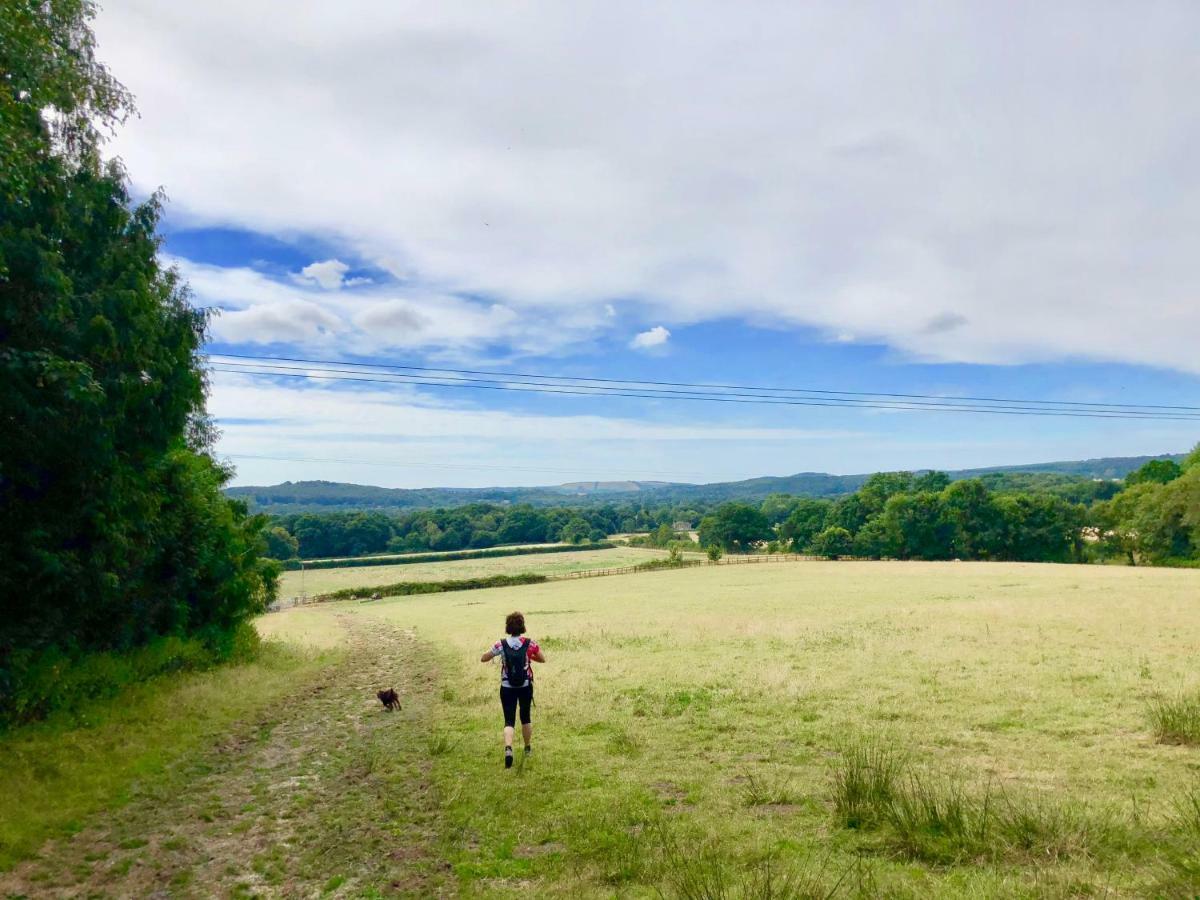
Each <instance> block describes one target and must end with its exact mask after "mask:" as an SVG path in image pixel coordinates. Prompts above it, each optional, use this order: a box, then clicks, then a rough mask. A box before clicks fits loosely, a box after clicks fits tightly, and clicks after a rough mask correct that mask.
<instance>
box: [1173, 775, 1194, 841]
mask: <svg viewBox="0 0 1200 900" xmlns="http://www.w3.org/2000/svg"><path fill="white" fill-rule="evenodd" d="M1174 825H1175V828H1176V829H1177V830H1178V831H1180V832H1182V833H1183V834H1185V835H1187V836H1188V838H1189V839H1191V840H1194V841H1196V842H1197V843H1198V844H1200V782H1197V783H1196V785H1195V786H1194V787H1192V788H1190V789H1189V790H1187V791H1184V793H1183V796H1181V797H1179V798H1178V799H1176V801H1175V821H1174Z"/></svg>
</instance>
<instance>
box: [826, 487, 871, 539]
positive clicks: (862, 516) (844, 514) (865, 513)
mask: <svg viewBox="0 0 1200 900" xmlns="http://www.w3.org/2000/svg"><path fill="white" fill-rule="evenodd" d="M881 509H883V504H882V503H881V504H880V505H879V508H878V509H875V508H873V507H872V505H871V504H870V503H868V502H867V501H866V500H864V499H863V497H862V495H861V494H857V493H855V494H850V495H849V496H847V497H841V498H839V499H838V500H837V501H836V502H835V503H834V504H833V506H832V507H830V508H829V510H828V511H827V512H826V513H825V526H826V527H827V528H828V527H831V526H834V525H837V526H838V527H839V528H845V529H846V530H847V531H849V532H850V533H851V534H854V533H855V532H856V531H858V529H860V528H862V527H863V525H864V524H866V521H867V519H869V518H870V517H871V516H872V515H873V514H874V513H877V512H879V511H880V510H881Z"/></svg>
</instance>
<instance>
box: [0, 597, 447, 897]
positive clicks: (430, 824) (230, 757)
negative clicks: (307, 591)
mask: <svg viewBox="0 0 1200 900" xmlns="http://www.w3.org/2000/svg"><path fill="white" fill-rule="evenodd" d="M345 619H346V622H345V624H346V625H347V627H348V628H349V629H350V635H351V637H350V642H351V647H350V652H349V653H348V654H347V656H346V658H345V659H344V661H342V662H339V663H338V664H336V665H334V666H332V667H330V668H329V669H327V670H325V671H324V672H322V673H321V674H320V675H319V676H318V677H317V679H316V681H315V682H313V681H310V682H307V683H305V684H299V685H297V689H296V692H295V694H294V695H293V697H292V698H291V700H290V701H289V702H288V703H287V704H286V705H281V706H279V707H278V708H276V709H275V710H273V711H272V712H271V713H270V714H268V715H267V716H266V717H264V718H262V719H260V720H258V721H255V722H252V723H248V724H247V725H246V726H244V727H243V728H240V729H239V730H238V731H237V732H236V733H234V734H231V735H228V736H227V737H226V738H225V739H224V740H222V741H221V742H220V743H219V744H218V745H216V746H214V747H213V748H212V750H211V752H210V753H208V754H206V755H205V757H204V758H203V759H199V760H192V761H190V762H189V763H188V766H189V773H188V774H189V777H188V778H187V779H186V784H185V785H184V787H183V788H182V789H179V787H178V784H177V783H176V782H178V779H176V780H175V781H174V782H173V783H174V784H175V787H174V788H173V789H172V793H170V794H166V793H165V792H164V791H163V789H161V788H160V789H158V790H157V791H156V790H154V789H148V788H143V789H141V790H140V791H139V792H138V793H137V795H136V796H135V797H134V798H133V799H132V800H131V801H130V802H129V803H128V804H126V805H124V806H122V807H121V808H120V809H118V810H117V811H115V812H114V813H111V814H109V815H107V816H103V817H100V818H98V819H97V820H96V821H94V822H91V823H88V824H87V826H86V827H85V828H84V829H83V830H82V831H80V832H79V833H78V834H76V835H74V836H73V837H71V838H67V839H64V840H60V841H54V842H50V843H48V844H47V845H46V846H45V847H43V848H42V850H41V851H40V852H39V854H38V856H37V857H36V858H34V859H32V860H29V861H27V862H25V863H23V864H21V865H19V866H18V867H17V868H15V869H14V870H13V871H11V872H8V873H5V874H3V875H0V895H3V896H7V897H25V896H28V897H43V896H54V897H316V896H332V897H338V896H355V897H357V896H362V895H364V894H365V895H371V896H375V895H401V896H420V897H429V896H442V895H449V894H451V893H453V889H452V885H451V879H450V878H449V873H448V872H447V871H446V868H447V867H446V866H445V864H444V863H442V862H441V861H440V860H439V858H438V857H437V855H436V851H435V849H434V847H435V846H436V829H437V824H438V822H437V810H438V804H437V799H436V797H435V795H434V791H433V787H432V783H431V780H430V773H429V769H430V761H429V756H428V751H427V742H426V740H425V734H424V731H423V728H424V726H425V721H424V719H425V717H424V715H423V711H424V710H427V709H428V708H429V702H428V701H429V699H430V696H431V694H432V692H433V687H434V683H435V681H436V672H434V671H431V670H430V669H429V664H428V662H427V660H428V659H429V657H428V655H427V654H422V653H421V647H420V645H419V643H418V641H417V639H416V636H415V635H414V634H413V633H412V632H409V631H404V630H400V629H395V628H391V627H389V626H388V625H386V624H384V623H379V622H373V621H366V622H364V621H361V620H360V617H358V616H346V617H345ZM393 686H394V687H396V688H397V690H398V691H399V693H400V696H401V703H402V704H403V708H402V709H401V710H400V711H398V712H391V713H389V712H386V711H384V709H383V706H382V704H380V703H379V701H378V700H377V699H376V698H375V691H376V690H378V689H379V688H382V687H393Z"/></svg>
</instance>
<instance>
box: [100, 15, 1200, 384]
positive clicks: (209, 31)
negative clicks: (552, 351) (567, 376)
mask: <svg viewBox="0 0 1200 900" xmlns="http://www.w3.org/2000/svg"><path fill="white" fill-rule="evenodd" d="M98 34H99V38H100V47H101V52H102V55H103V58H104V59H105V60H106V61H107V62H108V63H110V64H111V66H112V67H113V69H114V71H115V72H116V73H117V75H118V76H119V77H120V78H122V79H123V80H124V81H125V82H126V83H127V84H128V85H129V87H130V88H131V89H132V90H133V91H134V92H135V94H136V95H137V98H138V101H139V106H140V109H141V112H142V118H140V119H139V120H136V121H134V122H132V123H131V124H130V125H128V126H127V127H126V128H125V129H124V130H123V131H122V132H121V134H120V135H119V137H118V139H117V140H116V142H115V143H114V145H113V150H114V151H115V152H117V153H119V154H120V155H122V156H123V157H124V158H125V159H126V161H127V162H128V164H129V167H130V171H131V172H132V173H133V176H134V178H135V179H136V180H137V182H138V183H139V184H140V185H142V186H145V187H154V186H157V185H159V184H162V185H165V186H166V187H167V189H168V191H169V193H170V196H171V197H172V201H173V203H174V204H176V206H177V207H178V208H180V209H182V210H185V211H186V213H187V215H189V216H191V217H193V218H194V219H196V220H197V221H200V222H213V223H235V224H237V225H239V226H241V227H246V228H251V229H255V230H259V231H262V232H265V233H271V234H279V233H285V232H293V233H294V232H305V233H310V234H320V235H327V236H330V238H331V240H333V241H335V242H336V243H337V244H338V245H340V246H343V247H345V248H346V254H349V256H348V258H350V256H352V257H353V258H356V259H361V260H365V261H367V262H369V263H370V264H372V265H374V266H377V267H379V268H381V269H384V270H386V271H388V272H389V273H391V275H393V276H394V277H395V278H396V279H398V281H399V282H400V283H403V284H406V285H419V286H420V287H421V290H420V291H419V292H417V294H418V295H417V296H414V295H405V296H386V295H384V294H382V293H376V294H375V295H373V296H372V298H371V300H370V302H369V303H364V304H363V305H362V306H361V308H355V309H352V308H351V307H350V306H348V305H345V306H342V305H338V306H337V307H336V308H334V307H333V306H331V305H330V303H329V302H327V300H317V299H313V298H312V297H310V296H308V294H307V293H304V292H305V291H308V292H310V293H317V292H323V293H326V294H329V295H340V294H344V293H347V291H346V290H345V289H346V285H345V283H344V281H343V279H344V275H345V274H346V272H345V270H342V269H340V268H339V267H340V266H341V265H342V264H341V263H339V261H338V260H336V259H334V260H327V261H324V262H321V263H318V264H317V265H316V266H309V267H307V268H306V269H305V270H304V272H303V273H302V274H301V277H300V280H301V281H302V282H304V283H305V284H304V285H301V284H297V285H295V287H296V288H299V289H301V294H300V296H297V295H296V294H295V293H293V294H291V295H289V296H288V297H280V298H275V299H274V300H270V301H265V300H264V301H255V302H254V303H253V304H250V306H255V307H257V306H258V305H261V304H264V303H266V304H268V307H269V308H268V309H265V310H262V309H251V308H249V307H247V308H246V309H245V310H244V311H242V312H235V313H233V314H231V315H229V316H227V317H226V320H225V322H224V323H223V324H222V325H221V328H222V329H224V330H226V331H227V332H228V333H230V334H232V335H235V336H241V337H243V338H247V339H250V338H251V337H252V335H253V334H254V332H255V330H256V329H259V328H263V329H274V330H275V331H276V332H277V333H279V334H286V335H289V336H290V337H291V338H292V339H296V340H307V341H314V342H318V343H319V342H320V341H321V340H322V336H323V335H326V334H328V333H329V332H330V330H331V329H333V328H335V327H341V328H345V329H349V330H350V331H351V332H352V333H353V332H358V333H361V334H371V333H376V332H379V333H382V335H383V339H384V340H386V341H388V342H393V343H394V344H395V345H396V346H415V345H421V346H437V345H438V344H439V343H441V342H447V343H449V342H454V341H464V342H467V343H468V344H470V343H471V342H479V341H482V340H484V337H482V336H481V335H482V334H483V333H484V332H490V333H494V334H496V335H498V336H499V337H500V338H501V339H504V340H512V341H513V342H515V344H517V345H519V346H522V347H526V348H533V349H538V348H541V349H545V348H546V347H550V348H553V347H555V346H560V345H561V343H562V342H563V341H570V340H576V339H581V338H586V337H587V336H588V335H590V334H594V333H596V332H598V331H600V330H602V329H603V328H605V327H607V325H606V323H607V322H609V321H610V320H612V319H613V318H614V317H613V316H610V315H608V310H609V309H610V307H615V308H616V309H617V310H618V311H619V312H620V313H621V315H622V316H633V317H635V318H636V320H637V322H638V327H643V328H644V327H648V326H649V325H651V324H652V323H655V322H661V323H665V324H666V326H669V327H671V328H674V329H676V330H678V327H679V326H682V325H685V324H687V323H691V322H700V321H706V320H713V319H716V318H719V317H730V316H734V317H740V318H742V319H743V320H745V321H748V322H752V323H767V324H771V325H774V326H778V327H782V328H789V327H799V326H805V327H813V328H816V329H818V330H819V333H821V334H825V335H827V336H828V338H829V340H831V341H832V340H847V341H854V342H881V343H885V344H887V345H890V346H891V347H893V348H895V349H896V350H898V351H900V352H901V353H902V354H905V355H907V356H909V357H911V358H916V359H920V360H931V361H952V362H971V363H1018V362H1028V361H1043V360H1062V359H1076V358H1080V359H1093V360H1112V361H1120V362H1128V363H1141V364H1147V365H1152V366H1162V367H1168V368H1174V369H1178V370H1186V371H1189V372H1200V354H1198V353H1197V352H1196V349H1195V336H1196V335H1197V334H1200V297H1198V296H1197V290H1198V285H1200V254H1198V253H1196V252H1195V248H1196V246H1197V239H1198V238H1200V213H1198V210H1200V119H1198V118H1197V117H1196V116H1193V115H1189V114H1187V111H1188V110H1191V109H1193V108H1194V106H1195V99H1194V96H1193V94H1194V90H1195V87H1194V86H1195V85H1196V84H1197V83H1198V82H1200V46H1198V43H1200V38H1198V37H1197V36H1198V35H1200V10H1198V9H1197V7H1196V6H1195V4H1191V3H1186V2H1179V3H1172V2H1164V3H1156V4H1152V5H1149V6H1147V5H1137V4H1107V5H1097V4H1094V3H1086V2H1064V3H1056V4H1045V3H1035V2H1020V0H1019V2H1015V3H1005V4H994V3H959V2H918V3H913V4H902V5H898V4H893V3H866V4H834V3H828V4H776V3H751V4H742V5H739V6H738V7H737V8H736V10H735V9H734V8H732V7H730V6H729V4H727V3H718V2H702V0H701V2H687V3H670V2H667V3H661V4H627V3H620V2H618V3H613V2H608V0H603V2H594V3H586V2H583V3H572V4H561V3H555V2H550V0H544V2H534V3H528V4H520V5H511V6H508V5H506V6H503V7H502V9H494V10H491V11H489V12H487V13H482V12H481V11H480V7H479V6H478V5H477V4H474V3H467V2H443V3H435V4H409V3H397V4H379V3H375V2H367V0H349V2H343V3H337V4H330V3H312V2H305V3H298V4H293V5H290V6H289V7H288V10H287V14H286V15H281V14H280V10H279V6H278V4H275V3H267V2H246V0H238V2H232V0H213V2H207V3H199V4H198V3H190V4H189V3H160V2H155V0H123V2H121V3H111V4H107V5H106V8H105V10H104V12H103V13H102V15H101V17H100V19H99V22H98ZM236 277H240V278H250V276H249V275H245V274H244V273H242V274H239V275H237V276H236ZM263 290H264V291H266V290H267V289H265V288H264V289H263ZM351 293H353V292H351ZM466 298H476V299H475V300H469V299H466ZM479 298H485V299H479ZM306 303H308V304H316V306H317V307H319V309H314V308H313V307H312V306H310V305H306ZM339 303H340V302H339ZM330 317H333V318H334V319H336V320H337V321H338V322H339V323H341V324H340V325H338V324H337V323H335V322H334V321H333V319H331V318H330ZM456 319H461V321H452V320H456Z"/></svg>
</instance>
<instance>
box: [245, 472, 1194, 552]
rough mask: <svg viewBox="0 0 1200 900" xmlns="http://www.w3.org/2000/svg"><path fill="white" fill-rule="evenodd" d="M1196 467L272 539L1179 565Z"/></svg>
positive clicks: (417, 515) (314, 518)
mask: <svg viewBox="0 0 1200 900" xmlns="http://www.w3.org/2000/svg"><path fill="white" fill-rule="evenodd" d="M1195 457H1196V453H1193V454H1192V456H1191V457H1188V459H1187V460H1185V461H1184V463H1183V464H1182V465H1181V464H1177V463H1175V462H1173V461H1171V460H1153V461H1151V462H1149V463H1147V464H1146V465H1144V466H1143V467H1142V468H1141V469H1139V470H1138V471H1136V472H1133V473H1131V474H1130V475H1129V476H1128V478H1126V479H1125V480H1124V481H1123V482H1122V481H1109V480H1106V481H1092V480H1087V479H1081V478H1072V477H1068V476H1056V477H1053V478H1050V479H1043V478H1037V477H1034V476H1031V475H1028V474H1021V473H1016V474H1015V475H1012V474H998V475H987V476H983V477H980V478H972V479H963V480H959V481H951V480H950V478H949V476H948V475H946V474H945V473H944V472H924V473H912V472H880V473H876V474H874V475H872V476H870V477H869V478H867V479H866V481H865V483H864V484H863V485H862V486H861V487H860V488H859V489H858V490H857V491H855V492H854V493H852V494H847V495H845V496H843V497H841V498H838V499H836V500H831V499H824V498H812V497H796V496H790V495H787V494H773V495H771V496H769V497H767V498H766V499H765V500H763V501H762V502H761V503H757V504H754V503H746V502H738V501H733V502H728V503H721V504H717V503H705V502H697V503H695V504H693V505H689V506H678V505H668V504H661V505H638V504H634V503H610V504H605V505H600V506H597V505H589V506H581V507H551V508H546V507H534V506H531V505H528V504H519V505H515V506H509V505H503V504H493V503H476V504H471V505H468V506H460V507H454V508H451V509H427V510H420V511H417V512H410V513H404V514H388V513H384V512H377V511H376V512H357V513H324V514H322V513H298V514H291V515H286V516H278V517H275V518H274V519H273V520H272V526H271V527H270V528H269V529H268V531H267V540H268V542H269V546H270V552H271V555H272V556H274V557H275V558H277V559H281V560H286V559H290V558H294V557H300V558H305V559H312V558H319V557H336V556H361V555H367V554H372V553H384V552H393V553H405V552H417V551H454V550H465V549H475V548H485V547H494V546H498V545H502V544H519V543H543V542H558V541H562V542H566V543H581V542H584V541H600V540H604V539H605V538H606V537H607V536H608V535H611V534H616V533H638V534H637V536H635V537H633V538H632V539H631V540H630V542H631V543H633V544H635V545H640V546H648V547H661V548H664V549H669V548H670V547H671V546H673V545H674V544H677V543H679V542H681V541H685V542H686V541H690V540H691V538H690V536H689V535H688V534H686V533H681V532H683V531H685V530H690V529H691V528H698V531H699V540H700V544H701V545H702V546H703V547H705V548H708V547H718V548H720V549H721V550H722V551H724V552H731V553H747V552H756V551H762V550H767V551H783V552H795V553H812V554H816V555H821V556H829V557H841V556H855V557H863V558H868V559H881V558H888V559H928V560H939V559H970V560H989V559H990V560H1021V561H1027V562H1085V561H1094V560H1101V559H1105V558H1111V557H1121V558H1124V559H1126V560H1128V561H1132V562H1141V563H1154V564H1159V563H1168V562H1176V563H1178V562H1180V561H1186V560H1188V559H1192V558H1194V557H1195V555H1196V547H1197V540H1196V532H1195V527H1196V526H1195V521H1196V513H1195V510H1194V507H1195V502H1196V501H1195V494H1196V487H1195V483H1196V480H1197V479H1200V474H1198V473H1197V471H1194V470H1195V464H1194V459H1195ZM1189 498H1190V499H1189ZM1189 503H1190V504H1191V506H1189V505H1188V504H1189ZM1188 510H1191V512H1188ZM1189 517H1190V518H1189Z"/></svg>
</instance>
